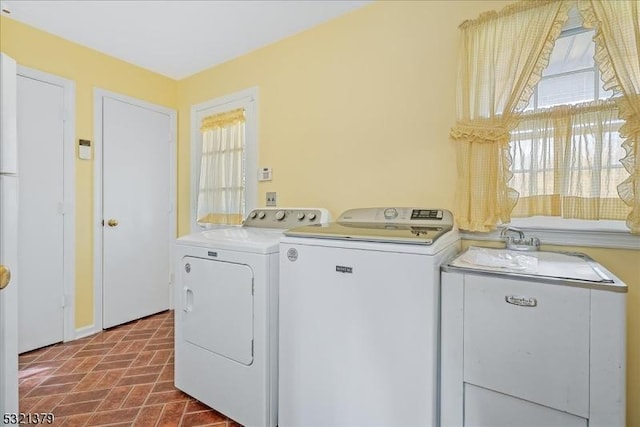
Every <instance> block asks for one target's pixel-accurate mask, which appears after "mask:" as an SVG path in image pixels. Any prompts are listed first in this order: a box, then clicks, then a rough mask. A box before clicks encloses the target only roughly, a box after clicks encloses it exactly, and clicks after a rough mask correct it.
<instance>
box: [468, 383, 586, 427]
mask: <svg viewBox="0 0 640 427" xmlns="http://www.w3.org/2000/svg"><path fill="white" fill-rule="evenodd" d="M464 401H465V406H464V414H465V417H464V425H465V427H540V426H545V427H586V426H587V420H586V419H584V418H581V417H577V416H575V415H571V414H567V413H566V412H561V411H556V410H555V409H551V408H547V407H545V406H541V405H536V404H535V403H531V402H527V401H526V400H521V399H516V398H514V397H512V396H507V395H505V394H501V393H496V392H494V391H491V390H486V389H483V388H480V387H475V386H473V385H470V384H465V388H464Z"/></svg>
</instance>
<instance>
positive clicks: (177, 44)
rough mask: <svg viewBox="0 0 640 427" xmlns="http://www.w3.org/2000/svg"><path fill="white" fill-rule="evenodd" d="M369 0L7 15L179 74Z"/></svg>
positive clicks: (77, 5)
mask: <svg viewBox="0 0 640 427" xmlns="http://www.w3.org/2000/svg"><path fill="white" fill-rule="evenodd" d="M367 3H370V1H346V0H341V1H337V0H314V1H310V0H307V1H291V0H285V1H274V0H269V1H267V0H249V1H244V0H236V1H222V0H198V1H192V0H183V1H180V0H143V1H137V0H136V1H134V0H75V1H70V0H40V1H32V0H8V1H2V6H3V9H5V8H6V9H9V10H10V12H11V13H10V14H9V15H7V14H6V13H4V12H3V14H4V15H5V16H9V17H10V18H12V19H15V20H17V21H21V22H24V23H26V24H28V25H31V26H33V27H36V28H39V29H42V30H44V31H46V32H49V33H52V34H56V35H58V36H60V37H62V38H65V39H67V40H71V41H73V42H75V43H78V44H81V45H84V46H87V47H90V48H92V49H95V50H98V51H100V52H103V53H106V54H108V55H111V56H115V57H117V58H120V59H122V60H124V61H127V62H130V63H132V64H136V65H138V66H140V67H143V68H146V69H148V70H152V71H155V72H157V73H160V74H163V75H165V76H168V77H171V78H174V79H182V78H184V77H187V76H190V75H192V74H194V73H197V72H199V71H202V70H204V69H206V68H209V67H212V66H214V65H217V64H220V63H222V62H225V61H228V60H230V59H233V58H235V57H238V56H240V55H243V54H245V53H248V52H250V51H252V50H254V49H257V48H259V47H261V46H265V45H267V44H269V43H273V42H275V41H277V40H280V39H283V38H285V37H288V36H290V35H293V34H296V33H298V32H300V31H303V30H305V29H308V28H311V27H313V26H315V25H318V24H320V23H322V22H325V21H328V20H330V19H332V18H335V17H337V16H339V15H342V14H344V13H346V12H349V11H351V10H354V9H357V8H359V7H361V6H364V5H365V4H367Z"/></svg>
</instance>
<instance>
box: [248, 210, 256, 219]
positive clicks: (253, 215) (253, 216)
mask: <svg viewBox="0 0 640 427" xmlns="http://www.w3.org/2000/svg"><path fill="white" fill-rule="evenodd" d="M257 216H258V212H256V211H253V212H251V214H250V215H249V218H251V219H256V217H257Z"/></svg>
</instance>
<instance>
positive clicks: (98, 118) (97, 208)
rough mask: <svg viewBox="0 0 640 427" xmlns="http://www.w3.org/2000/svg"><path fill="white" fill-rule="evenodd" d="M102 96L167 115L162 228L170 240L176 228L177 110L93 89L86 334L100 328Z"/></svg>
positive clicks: (101, 320) (171, 303) (172, 282)
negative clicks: (90, 287)
mask: <svg viewBox="0 0 640 427" xmlns="http://www.w3.org/2000/svg"><path fill="white" fill-rule="evenodd" d="M103 98H111V99H115V100H118V101H121V102H126V103H128V104H132V105H135V106H138V107H141V108H146V109H149V110H153V111H157V112H160V113H163V114H167V115H168V116H169V117H170V120H171V142H170V145H171V149H170V150H169V158H170V161H169V170H168V171H167V173H169V174H170V176H171V177H172V178H173V179H171V180H170V188H169V193H170V200H171V213H170V214H171V218H170V222H169V225H170V226H169V229H168V230H166V233H168V234H169V238H170V239H171V240H175V238H176V230H177V228H176V227H177V225H176V224H177V222H176V219H177V218H176V179H177V174H176V171H177V168H176V147H177V113H176V111H175V110H172V109H170V108H166V107H162V106H159V105H156V104H152V103H149V102H146V101H142V100H139V99H136V98H132V97H129V96H126V95H121V94H118V93H115V92H110V91H107V90H104V89H94V94H93V100H94V104H93V112H94V119H93V123H94V126H93V129H94V169H93V174H94V178H93V181H94V215H93V221H94V235H93V236H94V238H93V242H94V246H93V253H94V262H93V271H94V278H93V283H94V295H93V301H94V304H93V325H91V326H90V327H89V328H85V335H90V334H91V333H95V332H99V331H101V330H102V327H103V317H102V315H103V305H102V304H103V299H102V290H103V269H102V261H103V257H104V252H103V239H102V232H103V225H102V220H103V217H102V215H103V209H104V206H103V192H102V183H103V163H102V162H103V156H102V149H103V141H102V135H103V102H102V100H103ZM173 246H174V245H171V247H170V252H169V258H170V266H169V271H170V274H171V284H170V286H171V287H173V286H174V282H175V280H174V273H173V258H174V251H173ZM169 295H170V297H169V307H170V308H171V309H172V308H173V291H172V289H170V290H169Z"/></svg>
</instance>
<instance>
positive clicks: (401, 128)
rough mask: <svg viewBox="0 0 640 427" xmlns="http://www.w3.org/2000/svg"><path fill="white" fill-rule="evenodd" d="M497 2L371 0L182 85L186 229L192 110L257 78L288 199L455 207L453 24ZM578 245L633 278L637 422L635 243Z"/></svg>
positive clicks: (639, 348)
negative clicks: (630, 247)
mask: <svg viewBox="0 0 640 427" xmlns="http://www.w3.org/2000/svg"><path fill="white" fill-rule="evenodd" d="M505 4H507V3H505V2H502V1H460V2H455V1H423V2H376V3H374V4H372V5H369V6H366V7H364V8H363V9H360V10H357V11H354V12H352V13H350V14H347V15H344V16H342V17H340V18H338V19H335V20H333V21H330V22H328V23H326V24H323V25H321V26H318V27H316V28H313V29H311V30H308V31H306V32H304V33H301V34H298V35H296V36H293V37H290V38H288V39H285V40H283V41H280V42H278V43H275V44H273V45H270V46H267V47H265V48H262V49H260V50H257V51H254V52H252V53H250V54H248V55H245V56H242V57H240V58H238V59H235V60H233V61H230V62H227V63H225V64H222V65H220V66H218V67H215V68H211V69H208V70H205V71H203V72H201V73H198V74H196V75H194V76H192V77H190V78H187V79H184V80H182V81H180V82H179V85H178V101H179V122H180V133H179V148H178V153H179V154H178V158H179V160H178V162H179V178H178V196H179V201H178V204H179V211H178V212H179V234H185V233H188V231H189V167H190V165H189V150H190V146H189V123H190V122H189V120H190V118H189V109H190V107H191V105H193V104H196V103H199V102H203V101H206V100H209V99H212V98H215V97H218V96H223V95H226V94H229V93H233V92H235V91H238V90H242V89H245V88H248V87H251V86H258V88H259V95H258V96H259V103H258V114H259V132H258V134H259V141H258V145H259V150H260V152H259V164H260V166H271V167H272V168H273V181H271V182H266V183H260V184H259V187H258V193H259V200H258V204H259V205H260V206H264V197H265V192H267V191H277V192H278V202H279V204H280V205H281V206H287V205H289V206H294V205H295V206H323V207H327V208H329V209H330V210H331V212H332V214H333V215H334V216H335V215H338V214H340V213H341V212H342V211H343V210H345V209H348V208H352V207H364V206H380V205H409V206H413V205H418V206H438V207H446V208H450V209H451V208H452V207H453V197H454V196H453V193H454V179H455V175H456V171H455V153H454V148H453V143H452V142H450V141H449V139H448V131H449V128H450V127H451V125H452V124H453V123H454V121H455V82H456V74H455V73H456V52H457V41H458V36H459V32H458V25H459V24H460V22H462V21H463V20H464V19H468V18H475V17H477V16H478V15H479V14H480V13H481V12H484V11H487V10H491V9H500V8H502V7H503V6H504V5H505ZM550 249H562V250H573V251H582V252H586V253H588V254H589V255H591V256H592V257H593V258H594V259H596V260H597V261H599V262H601V263H603V264H604V265H605V266H606V267H607V268H609V269H610V270H611V271H612V272H613V273H615V274H616V275H618V276H619V277H620V278H621V279H622V280H624V281H626V283H627V284H628V285H629V287H630V291H629V308H628V313H629V314H628V396H627V398H628V400H627V401H628V415H627V417H628V423H627V424H628V425H629V426H640V406H638V405H637V402H640V362H639V361H640V251H630V250H610V249H596V248H561V247H556V248H551V247H550Z"/></svg>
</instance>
